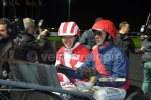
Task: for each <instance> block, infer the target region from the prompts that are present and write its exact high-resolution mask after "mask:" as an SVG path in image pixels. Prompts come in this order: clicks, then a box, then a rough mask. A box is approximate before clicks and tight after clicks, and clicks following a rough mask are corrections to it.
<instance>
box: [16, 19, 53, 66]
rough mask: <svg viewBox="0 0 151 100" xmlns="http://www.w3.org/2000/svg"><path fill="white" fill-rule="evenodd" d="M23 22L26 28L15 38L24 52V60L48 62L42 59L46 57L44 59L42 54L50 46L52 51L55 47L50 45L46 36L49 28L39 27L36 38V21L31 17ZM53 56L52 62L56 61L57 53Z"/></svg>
mask: <svg viewBox="0 0 151 100" xmlns="http://www.w3.org/2000/svg"><path fill="white" fill-rule="evenodd" d="M23 23H24V27H25V30H24V31H23V32H22V33H21V34H19V36H18V37H17V38H16V39H15V40H14V41H15V42H16V43H17V44H18V45H19V46H20V48H21V49H22V51H23V53H24V55H23V60H25V61H29V62H39V63H46V61H42V60H46V59H42V57H41V54H43V53H44V52H45V50H46V49H48V48H49V51H50V52H53V48H52V47H51V46H50V43H49V40H48V39H47V37H46V35H47V32H48V30H47V29H44V30H42V29H39V35H38V37H37V39H36V37H34V32H35V28H36V27H35V21H34V20H33V19H31V18H24V19H23ZM52 54H53V53H52ZM45 56H47V57H49V55H43V57H44V58H45ZM52 56H53V57H54V58H53V60H52V63H54V61H55V55H52ZM39 57H40V60H39ZM50 60H51V59H50ZM50 62H51V61H50ZM49 64H51V63H49Z"/></svg>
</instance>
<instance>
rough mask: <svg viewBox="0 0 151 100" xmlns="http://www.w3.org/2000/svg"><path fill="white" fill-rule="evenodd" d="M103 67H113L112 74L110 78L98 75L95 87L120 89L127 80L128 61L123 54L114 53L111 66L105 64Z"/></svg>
mask: <svg viewBox="0 0 151 100" xmlns="http://www.w3.org/2000/svg"><path fill="white" fill-rule="evenodd" d="M105 66H106V68H111V66H113V68H112V74H111V75H110V76H105V75H101V74H99V75H98V76H97V80H96V81H97V83H98V84H97V85H101V86H109V87H120V86H122V85H124V84H125V83H126V80H127V79H128V70H129V59H128V58H127V56H126V55H125V54H117V53H116V54H115V55H114V62H113V63H112V64H109V63H108V64H105ZM120 79H122V80H120ZM118 80H120V81H118Z"/></svg>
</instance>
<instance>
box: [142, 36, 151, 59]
mask: <svg viewBox="0 0 151 100" xmlns="http://www.w3.org/2000/svg"><path fill="white" fill-rule="evenodd" d="M142 47H144V49H145V52H144V53H143V55H142V61H143V62H151V39H145V40H144V41H142Z"/></svg>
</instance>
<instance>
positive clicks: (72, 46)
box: [55, 22, 90, 89]
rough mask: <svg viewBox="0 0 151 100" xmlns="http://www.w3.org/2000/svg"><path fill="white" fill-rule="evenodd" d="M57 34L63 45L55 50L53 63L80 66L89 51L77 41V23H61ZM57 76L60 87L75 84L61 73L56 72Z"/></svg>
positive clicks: (75, 80)
mask: <svg viewBox="0 0 151 100" xmlns="http://www.w3.org/2000/svg"><path fill="white" fill-rule="evenodd" d="M58 36H60V37H61V39H62V43H63V45H64V46H62V47H61V48H60V49H59V51H58V52H57V55H56V63H55V65H56V66H58V65H60V64H61V65H63V66H67V67H68V68H72V69H75V68H78V67H80V66H81V65H82V64H83V62H84V61H85V59H86V58H87V56H88V54H89V53H90V51H89V49H87V48H86V47H85V46H83V45H81V44H80V43H79V42H78V38H79V36H80V30H79V27H78V25H77V24H76V23H75V22H63V23H61V25H60V27H59V30H58ZM63 66H62V67H63ZM58 76H59V80H60V83H61V86H62V88H66V89H67V88H68V89H69V88H73V87H75V85H74V84H73V83H72V82H70V80H69V79H68V78H67V77H66V76H65V75H64V74H63V73H58ZM72 80H73V81H74V82H77V81H88V78H83V79H80V80H78V79H72Z"/></svg>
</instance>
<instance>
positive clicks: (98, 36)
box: [94, 31, 106, 46]
mask: <svg viewBox="0 0 151 100" xmlns="http://www.w3.org/2000/svg"><path fill="white" fill-rule="evenodd" d="M94 36H95V42H96V45H98V46H102V45H104V40H105V38H106V32H105V31H94Z"/></svg>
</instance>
